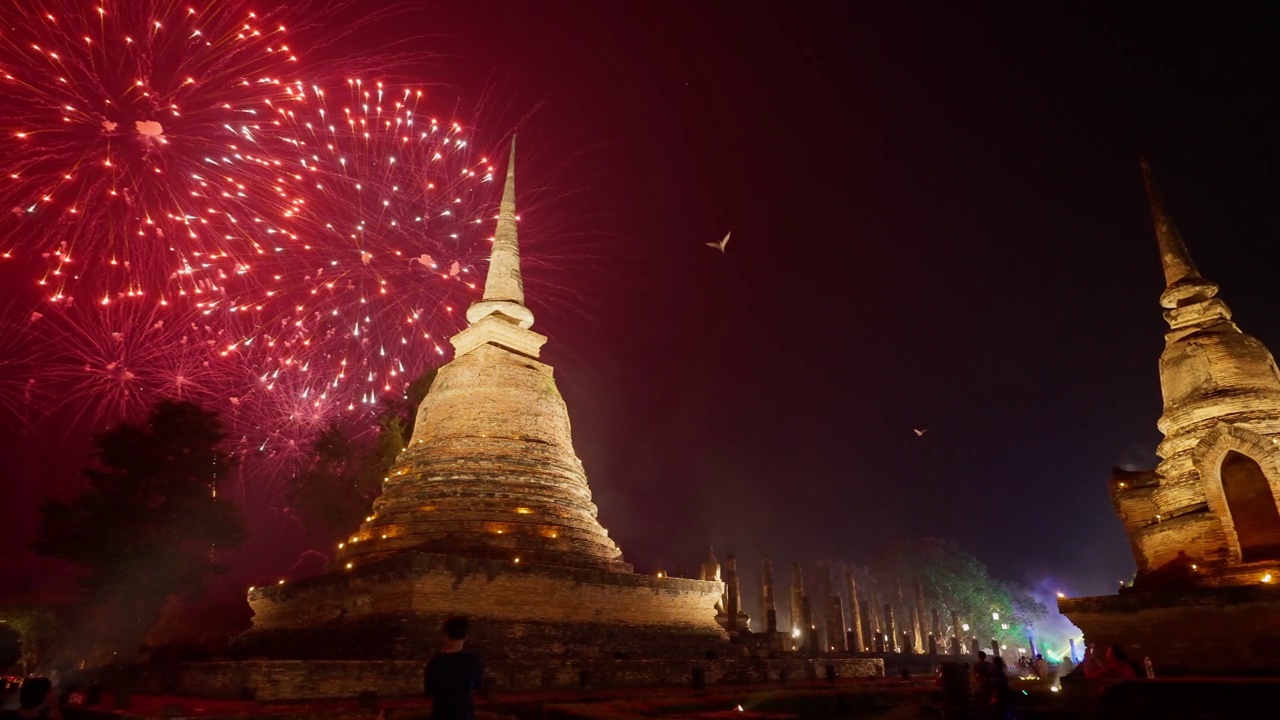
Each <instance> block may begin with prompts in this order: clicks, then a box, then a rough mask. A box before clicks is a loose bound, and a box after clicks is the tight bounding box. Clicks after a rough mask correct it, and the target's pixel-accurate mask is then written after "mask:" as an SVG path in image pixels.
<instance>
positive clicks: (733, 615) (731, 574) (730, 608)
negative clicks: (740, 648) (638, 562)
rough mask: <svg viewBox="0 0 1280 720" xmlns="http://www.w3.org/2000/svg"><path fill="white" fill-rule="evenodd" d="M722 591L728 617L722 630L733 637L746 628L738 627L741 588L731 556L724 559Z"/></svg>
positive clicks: (736, 566) (733, 558) (736, 568)
mask: <svg viewBox="0 0 1280 720" xmlns="http://www.w3.org/2000/svg"><path fill="white" fill-rule="evenodd" d="M724 591H725V608H724V610H725V613H726V614H728V616H729V619H728V621H727V622H726V623H725V626H724V629H725V630H728V631H729V634H730V635H733V634H734V633H736V632H738V631H739V630H745V629H746V628H739V627H738V608H739V607H741V606H742V586H741V585H740V584H738V561H737V559H736V558H735V557H734V556H732V555H726V556H725V557H724Z"/></svg>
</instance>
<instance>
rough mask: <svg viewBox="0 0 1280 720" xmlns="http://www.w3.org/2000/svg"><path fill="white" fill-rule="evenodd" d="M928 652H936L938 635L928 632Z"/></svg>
mask: <svg viewBox="0 0 1280 720" xmlns="http://www.w3.org/2000/svg"><path fill="white" fill-rule="evenodd" d="M929 654H930V655H937V654H938V636H937V635H934V634H933V633H929Z"/></svg>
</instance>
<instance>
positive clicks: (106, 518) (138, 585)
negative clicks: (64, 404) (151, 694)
mask: <svg viewBox="0 0 1280 720" xmlns="http://www.w3.org/2000/svg"><path fill="white" fill-rule="evenodd" d="M224 437H225V436H224V433H223V429H222V423H221V422H220V421H219V420H218V416H217V415H216V414H215V413H212V412H209V411H207V410H204V409H203V408H201V407H199V406H198V405H194V404H192V403H188V402H169V401H164V402H161V403H159V404H157V405H156V406H155V408H153V409H152V410H151V412H150V414H149V415H148V416H147V419H146V420H145V421H144V422H142V423H137V424H134V423H124V424H121V425H119V426H118V427H116V428H114V429H112V430H109V431H107V432H105V433H102V434H99V435H97V436H96V437H95V438H94V446H95V451H94V454H93V456H94V460H95V462H94V464H93V465H92V466H91V467H88V468H85V470H84V471H83V474H84V476H85V477H86V478H87V479H88V481H89V486H88V487H87V488H86V489H85V490H84V491H83V492H82V493H81V494H80V495H79V496H78V497H76V498H74V499H72V500H50V501H47V502H45V503H44V505H43V506H42V507H41V510H40V512H41V518H40V527H39V534H38V538H37V541H36V546H35V547H36V550H37V551H38V552H40V553H41V554H44V555H48V556H53V557H58V558H62V559H64V560H67V561H69V562H71V563H73V564H75V565H76V566H78V567H79V569H80V571H81V572H80V575H79V580H80V584H81V586H82V588H83V589H84V590H85V591H86V597H85V600H86V601H87V602H88V603H89V605H90V606H91V607H93V612H89V611H88V610H87V609H86V612H85V615H84V616H85V617H99V618H104V619H105V618H110V620H109V621H106V622H108V623H109V624H106V625H104V626H100V627H98V628H95V631H97V632H102V633H104V638H103V639H104V640H105V641H106V644H107V646H108V647H111V648H112V649H114V650H117V651H119V652H122V653H124V654H125V656H126V657H127V656H129V655H130V654H131V653H133V652H134V651H135V650H136V648H137V647H138V644H139V643H140V641H141V638H142V637H143V635H145V633H146V631H147V629H148V628H149V627H150V626H151V624H152V623H153V622H155V620H156V618H157V617H158V615H159V612H160V608H161V606H162V605H163V603H164V600H165V598H167V597H168V596H170V595H172V594H174V593H194V592H197V591H199V590H200V589H201V588H202V587H203V586H204V583H205V582H206V581H207V580H209V579H210V578H211V577H212V576H214V575H216V574H218V573H221V572H224V571H225V570H226V568H225V567H223V566H222V565H220V564H219V563H218V562H217V560H216V554H215V550H217V549H229V548H233V547H235V546H237V545H239V544H240V543H241V542H243V541H244V539H245V528H244V523H243V521H242V519H241V517H240V513H239V510H238V509H237V508H236V506H235V505H233V504H232V503H231V502H229V501H227V500H223V499H220V498H219V497H218V496H217V488H218V481H219V479H221V478H225V477H226V476H227V475H228V473H229V472H230V471H231V469H232V467H233V460H232V457H231V456H230V454H228V453H227V452H226V451H225V450H223V449H222V448H221V447H220V445H221V443H222V441H223V439H224ZM100 613H101V614H100Z"/></svg>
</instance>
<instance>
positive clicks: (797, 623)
mask: <svg viewBox="0 0 1280 720" xmlns="http://www.w3.org/2000/svg"><path fill="white" fill-rule="evenodd" d="M791 630H792V636H793V637H795V639H796V640H797V642H798V644H803V643H804V639H805V638H806V637H808V636H809V626H808V625H807V624H806V623H805V621H804V571H803V570H802V569H801V568H800V563H791ZM796 630H799V631H800V635H799V636H798V637H797V636H795V631H796Z"/></svg>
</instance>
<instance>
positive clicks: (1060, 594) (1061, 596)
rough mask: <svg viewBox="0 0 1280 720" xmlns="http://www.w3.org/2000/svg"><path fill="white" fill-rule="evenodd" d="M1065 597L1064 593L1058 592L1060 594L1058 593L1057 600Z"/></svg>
mask: <svg viewBox="0 0 1280 720" xmlns="http://www.w3.org/2000/svg"><path fill="white" fill-rule="evenodd" d="M1066 596H1067V594H1066V593H1064V592H1060V593H1058V598H1059V599H1061V598H1064V597H1066Z"/></svg>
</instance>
